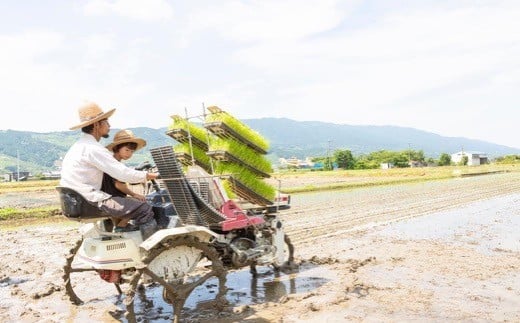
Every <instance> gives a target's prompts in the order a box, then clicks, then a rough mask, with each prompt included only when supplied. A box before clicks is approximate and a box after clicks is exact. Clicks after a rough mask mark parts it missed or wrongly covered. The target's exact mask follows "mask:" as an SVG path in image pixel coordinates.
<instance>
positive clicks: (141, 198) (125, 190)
mask: <svg viewBox="0 0 520 323" xmlns="http://www.w3.org/2000/svg"><path fill="white" fill-rule="evenodd" d="M114 184H115V186H116V188H117V189H118V190H120V191H121V192H123V193H125V194H126V195H129V196H131V197H133V198H135V199H138V200H139V201H143V202H144V201H146V199H145V197H144V196H143V195H141V194H137V193H135V192H133V191H132V190H131V189H130V188H129V187H128V185H127V184H126V183H123V182H120V181H118V180H114Z"/></svg>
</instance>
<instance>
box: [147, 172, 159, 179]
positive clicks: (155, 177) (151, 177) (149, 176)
mask: <svg viewBox="0 0 520 323" xmlns="http://www.w3.org/2000/svg"><path fill="white" fill-rule="evenodd" d="M158 177H159V173H146V180H147V181H150V180H154V179H157V178H158Z"/></svg>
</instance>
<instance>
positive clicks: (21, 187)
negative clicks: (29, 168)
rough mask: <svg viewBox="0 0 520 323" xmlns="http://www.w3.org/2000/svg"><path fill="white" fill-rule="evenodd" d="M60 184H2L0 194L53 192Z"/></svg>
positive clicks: (56, 181) (50, 181) (28, 182)
mask: <svg viewBox="0 0 520 323" xmlns="http://www.w3.org/2000/svg"><path fill="white" fill-rule="evenodd" d="M59 183H60V181H59V180H34V181H22V182H0V193H7V192H41V191H52V190H54V189H56V186H58V185H59Z"/></svg>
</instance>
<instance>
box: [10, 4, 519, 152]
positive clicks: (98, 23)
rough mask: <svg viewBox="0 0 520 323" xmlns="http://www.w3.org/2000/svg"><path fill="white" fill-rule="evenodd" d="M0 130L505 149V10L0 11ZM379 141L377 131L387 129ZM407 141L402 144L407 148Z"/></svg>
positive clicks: (514, 19)
mask: <svg viewBox="0 0 520 323" xmlns="http://www.w3.org/2000/svg"><path fill="white" fill-rule="evenodd" d="M0 12H2V19H0V47H1V50H0V99H1V100H2V105H3V106H2V109H1V111H2V112H1V114H0V130H7V129H12V130H23V131H34V132H51V131H67V130H68V129H69V128H70V127H72V126H74V125H76V124H78V123H79V116H78V111H77V109H78V107H79V106H80V105H81V104H82V103H84V102H85V101H93V102H96V103H98V104H99V105H100V106H101V107H102V108H103V109H104V110H108V109H111V108H116V112H115V114H114V115H113V116H112V117H111V118H110V123H111V125H112V128H132V127H151V128H161V127H167V126H168V125H169V124H171V120H172V119H171V118H170V116H172V115H181V116H187V117H189V118H190V120H198V121H200V120H201V115H202V114H203V113H204V112H205V111H207V110H205V109H204V107H208V106H211V105H217V106H219V107H220V108H221V109H222V110H224V111H227V112H229V113H230V114H232V115H233V116H235V117H236V118H239V119H252V118H269V117H275V118H289V119H292V120H297V121H323V122H331V123H335V124H348V125H393V126H402V127H411V128H416V129H420V130H424V131H428V132H433V133H436V134H439V135H442V136H449V137H466V138H471V139H479V140H484V141H488V142H492V143H496V144H502V145H506V146H510V147H515V148H520V142H519V139H518V138H520V136H519V135H518V130H517V129H518V126H517V124H518V120H517V119H515V117H517V116H518V107H519V106H520V91H519V88H520V1H517V0H513V1H500V0H491V1H485V0H482V1H479V0H472V1H466V0H457V1H453V0H447V1H444V0H432V1H429V0H422V1H404V0H403V1H400V0H379V1H362V0H351V1H348V0H346V1H336V0H319V1H305V0H295V1H292V0H290V1H283V0H278V1H270V0H258V1H257V0H247V1H227V0H222V1H210V0H208V1H204V0H201V1H198V0H194V1H169V0H90V1H79V0H61V1H60V0H56V1H42V0H32V1H31V0H26V1H18V0H2V1H0ZM389 136H391V134H390V133H389ZM411 142H413V139H411Z"/></svg>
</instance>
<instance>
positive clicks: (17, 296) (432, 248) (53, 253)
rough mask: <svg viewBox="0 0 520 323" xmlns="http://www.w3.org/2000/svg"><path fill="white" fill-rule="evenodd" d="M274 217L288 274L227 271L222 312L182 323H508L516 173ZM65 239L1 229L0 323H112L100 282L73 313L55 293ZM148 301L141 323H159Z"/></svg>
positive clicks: (362, 194) (315, 198)
mask: <svg viewBox="0 0 520 323" xmlns="http://www.w3.org/2000/svg"><path fill="white" fill-rule="evenodd" d="M283 215H284V223H285V228H286V230H287V232H288V234H289V235H290V237H291V239H292V241H293V243H294V244H295V246H296V256H297V261H298V262H299V263H300V270H299V272H297V273H293V274H286V275H285V274H284V275H281V276H278V277H274V276H273V275H272V272H271V271H269V270H264V271H263V272H262V273H263V275H264V276H262V277H261V278H260V279H259V280H258V281H256V280H255V281H253V280H251V277H250V276H249V275H248V274H247V272H233V273H230V274H229V284H230V286H231V289H230V292H229V293H228V294H229V295H228V299H230V301H231V304H232V306H231V307H230V308H228V309H227V310H226V311H224V312H223V313H215V312H211V310H203V309H201V308H200V307H197V308H196V309H194V310H188V311H187V312H188V314H187V315H188V316H189V321H198V322H210V321H211V322H239V321H241V322H242V321H245V322H305V321H307V322H316V321H326V322H344V321H366V320H368V321H419V320H421V321H423V320H428V321H511V322H515V321H516V322H517V321H520V305H519V304H520V238H519V237H518V232H520V174H519V173H508V174H496V175H487V176H478V177H470V178H460V179H453V180H442V181H435V182H425V183H417V184H406V185H395V186H386V187H374V188H366V189H357V190H350V191H335V192H327V193H312V194H298V195H293V200H292V208H291V209H290V210H287V211H284V213H283ZM76 238H77V231H76V226H75V225H74V224H73V223H67V222H65V224H64V223H63V222H62V223H60V224H59V225H58V224H57V225H46V226H39V227H25V228H23V229H16V230H10V229H9V230H5V229H4V230H2V231H1V236H0V248H1V255H2V266H1V267H0V321H2V322H19V321H24V322H41V321H47V322H66V321H75V322H83V321H85V322H87V321H88V322H90V321H97V322H110V321H117V319H120V318H121V316H120V312H121V308H123V305H122V304H121V300H118V298H117V297H115V296H113V295H115V294H116V293H115V290H114V288H113V287H112V286H110V285H109V284H106V283H104V284H105V285H95V286H96V287H94V285H93V284H94V283H95V282H94V281H85V282H84V284H85V286H84V290H86V291H89V290H90V291H91V293H93V295H91V296H92V298H93V299H92V300H91V301H89V302H87V303H86V304H84V305H82V306H79V307H77V306H72V305H70V304H69V302H68V300H67V299H66V298H65V297H64V292H63V290H62V287H61V286H62V281H61V275H62V273H61V266H62V265H63V262H64V255H65V253H66V252H67V250H68V248H70V247H71V246H72V245H73V243H74V241H75V240H76ZM233 284H236V286H235V285H233ZM244 284H245V285H247V286H245V287H246V288H245V289H246V290H245V291H243V290H242V288H244ZM98 286H101V287H98ZM273 286H275V287H276V290H277V291H280V290H281V292H279V293H278V292H277V293H275V294H276V295H275V296H272V295H269V293H272V292H273V289H272V288H271V287H273ZM260 294H261V295H260ZM258 295H260V296H258ZM148 296H150V295H148ZM149 298H151V299H152V300H153V303H154V304H152V305H151V306H152V307H153V308H156V309H157V312H156V314H154V316H152V317H150V321H153V322H163V321H167V320H168V317H169V316H168V315H169V312H168V311H169V309H167V308H163V307H162V305H161V304H160V303H159V301H158V298H154V296H153V295H152V296H150V297H149ZM143 306H145V305H143Z"/></svg>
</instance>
